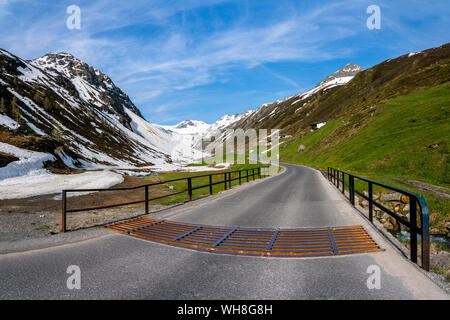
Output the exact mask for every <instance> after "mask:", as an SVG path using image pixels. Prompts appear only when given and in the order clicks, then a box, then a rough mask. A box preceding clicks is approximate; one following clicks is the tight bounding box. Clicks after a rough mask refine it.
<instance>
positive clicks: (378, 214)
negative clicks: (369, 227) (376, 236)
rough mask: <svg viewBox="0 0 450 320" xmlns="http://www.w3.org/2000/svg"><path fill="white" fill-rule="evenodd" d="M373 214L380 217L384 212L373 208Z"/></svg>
mask: <svg viewBox="0 0 450 320" xmlns="http://www.w3.org/2000/svg"><path fill="white" fill-rule="evenodd" d="M375 215H376V216H377V217H378V219H382V218H383V215H384V212H383V211H381V210H375Z"/></svg>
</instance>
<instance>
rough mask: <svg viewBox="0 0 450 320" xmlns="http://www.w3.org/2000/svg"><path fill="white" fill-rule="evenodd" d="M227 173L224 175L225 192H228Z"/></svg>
mask: <svg viewBox="0 0 450 320" xmlns="http://www.w3.org/2000/svg"><path fill="white" fill-rule="evenodd" d="M227 183H228V182H227V173H226V172H225V173H224V174H223V188H224V190H227Z"/></svg>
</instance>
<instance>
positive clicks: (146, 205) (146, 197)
mask: <svg viewBox="0 0 450 320" xmlns="http://www.w3.org/2000/svg"><path fill="white" fill-rule="evenodd" d="M148 212H149V210H148V186H145V214H148Z"/></svg>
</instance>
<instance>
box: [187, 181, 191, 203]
mask: <svg viewBox="0 0 450 320" xmlns="http://www.w3.org/2000/svg"><path fill="white" fill-rule="evenodd" d="M187 181H188V192H189V201H192V178H187Z"/></svg>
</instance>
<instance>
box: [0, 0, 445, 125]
mask: <svg viewBox="0 0 450 320" xmlns="http://www.w3.org/2000/svg"><path fill="white" fill-rule="evenodd" d="M72 4H75V5H77V6H79V7H80V9H81V29H79V30H76V29H75V30H69V29H68V28H67V27H66V19H67V18H68V16H69V15H68V14H67V13H66V8H67V7H68V6H69V5H72ZM373 4H375V5H378V6H379V7H380V8H381V30H369V29H368V28H367V27H366V20H367V18H368V17H369V14H367V13H366V8H367V7H368V6H369V5H373ZM449 16H450V2H449V1H448V0H443V1H419V0H408V1H392V0H389V1H378V0H370V1H360V0H346V1H293V0H276V1H275V0H268V1H265V0H256V1H253V0H210V1H208V0H203V1H200V0H181V1H176V0H147V1H140V0H133V1H123V0H122V1H104V0H99V1H92V0H88V1H78V0H70V1H54V0H49V1H39V0H38V1H36V0H0V47H1V48H4V49H6V50H9V51H11V52H12V53H14V54H16V55H18V56H20V57H22V58H25V59H32V58H36V57H39V56H42V55H44V54H45V53H47V52H60V51H64V52H69V53H72V54H73V55H75V56H76V57H78V58H80V59H82V60H84V61H86V62H87V63H89V64H91V65H93V66H94V67H96V68H98V69H100V70H102V71H103V72H105V73H106V74H108V75H109V76H110V77H111V78H112V79H113V81H114V82H115V83H116V85H118V86H119V87H120V88H121V89H122V90H123V91H124V92H125V93H127V94H128V95H129V96H130V98H131V99H132V101H133V102H134V103H135V104H136V106H137V107H138V108H139V109H140V110H141V111H142V113H143V115H144V116H145V118H146V119H147V120H149V121H151V122H154V123H160V124H174V123H177V122H179V121H182V120H184V119H196V120H203V121H205V122H208V123H212V122H214V121H215V120H217V119H218V118H219V117H221V116H222V115H224V114H233V113H240V112H242V111H244V110H247V109H254V108H256V107H258V106H259V105H261V104H263V103H266V102H272V101H275V100H277V99H280V98H284V97H287V96H290V95H294V94H297V93H300V92H302V91H304V90H306V89H309V88H311V87H313V86H315V85H316V84H317V83H318V82H320V81H321V80H322V79H323V78H324V77H326V76H327V75H329V74H330V73H332V72H334V71H335V70H337V69H339V68H340V67H342V66H344V65H345V64H347V63H348V62H354V63H357V64H359V65H361V66H362V67H364V68H368V67H371V66H373V65H375V64H377V63H379V62H381V61H383V60H386V59H389V58H394V57H397V56H399V55H402V54H404V53H408V52H417V51H420V50H424V49H427V48H430V47H434V46H439V45H442V44H444V43H447V42H449V38H450V37H449V30H450V20H449Z"/></svg>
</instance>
